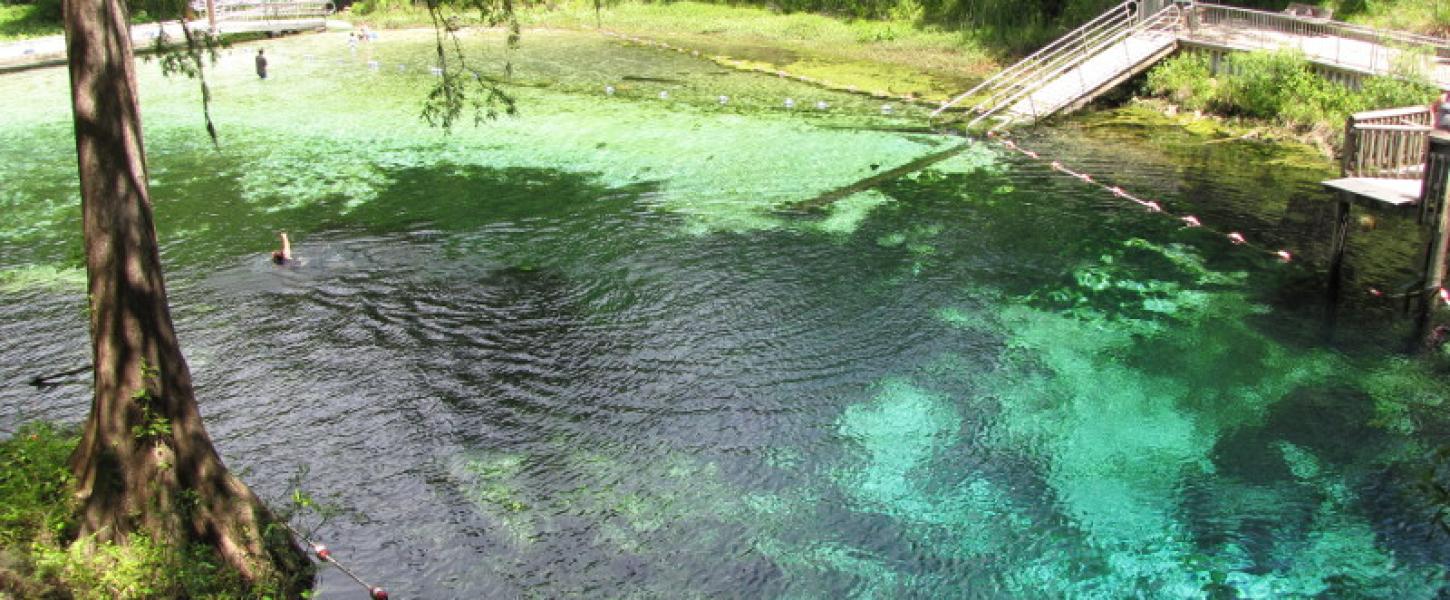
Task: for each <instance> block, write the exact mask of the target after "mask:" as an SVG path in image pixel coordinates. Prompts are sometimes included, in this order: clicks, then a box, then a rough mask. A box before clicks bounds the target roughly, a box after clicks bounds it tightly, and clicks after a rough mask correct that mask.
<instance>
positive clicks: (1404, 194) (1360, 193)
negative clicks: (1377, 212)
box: [1322, 177, 1424, 209]
mask: <svg viewBox="0 0 1450 600" xmlns="http://www.w3.org/2000/svg"><path fill="white" fill-rule="evenodd" d="M1322 184H1323V185H1324V187H1326V188H1329V189H1330V190H1333V191H1337V192H1348V193H1349V195H1350V197H1352V198H1354V201H1355V203H1356V204H1359V205H1361V206H1367V207H1370V208H1390V209H1401V208H1408V207H1413V206H1415V205H1417V204H1418V203H1419V202H1420V190H1421V188H1423V187H1424V182H1423V181H1421V180H1419V179H1382V178H1378V177H1342V178H1340V179H1330V180H1329V181H1325V182H1322Z"/></svg>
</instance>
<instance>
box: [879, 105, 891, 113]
mask: <svg viewBox="0 0 1450 600" xmlns="http://www.w3.org/2000/svg"><path fill="white" fill-rule="evenodd" d="M881 114H883V115H889V114H891V105H890V104H882V105H881Z"/></svg>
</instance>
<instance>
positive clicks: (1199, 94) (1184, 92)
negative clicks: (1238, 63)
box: [1147, 52, 1216, 110]
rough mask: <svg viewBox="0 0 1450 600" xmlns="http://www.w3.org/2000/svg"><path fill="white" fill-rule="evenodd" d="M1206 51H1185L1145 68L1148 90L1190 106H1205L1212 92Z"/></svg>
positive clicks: (1210, 73)
mask: <svg viewBox="0 0 1450 600" xmlns="http://www.w3.org/2000/svg"><path fill="white" fill-rule="evenodd" d="M1215 83H1216V82H1215V80H1214V79H1213V72H1212V70H1211V67H1210V65H1209V62H1208V55H1207V54H1202V53H1198V52H1184V53H1182V54H1177V55H1174V56H1172V57H1170V58H1169V59H1168V60H1165V61H1163V63H1162V64H1160V65H1158V66H1157V67H1156V68H1154V69H1153V70H1152V71H1149V72H1148V83H1147V86H1148V92H1149V93H1151V94H1154V95H1157V96H1165V97H1167V98H1168V99H1170V100H1172V101H1174V102H1177V103H1178V104H1180V105H1182V106H1183V107H1184V108H1188V109H1190V110H1204V109H1207V108H1208V103H1209V101H1210V100H1211V99H1212V98H1213V95H1214V84H1215Z"/></svg>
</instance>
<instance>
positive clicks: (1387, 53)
mask: <svg viewBox="0 0 1450 600" xmlns="http://www.w3.org/2000/svg"><path fill="white" fill-rule="evenodd" d="M1190 10H1191V11H1192V12H1191V13H1190V15H1191V16H1190V18H1189V23H1190V27H1189V31H1188V35H1187V36H1186V37H1188V38H1189V39H1198V40H1203V41H1210V42H1212V41H1215V40H1214V36H1213V34H1212V33H1211V32H1209V31H1203V30H1205V29H1209V28H1211V27H1213V26H1215V25H1218V24H1221V23H1228V24H1232V25H1233V26H1232V27H1230V28H1228V31H1227V33H1228V35H1229V36H1230V39H1226V40H1219V41H1221V42H1224V43H1227V44H1228V45H1230V46H1235V45H1237V46H1243V48H1244V49H1250V50H1252V49H1257V48H1260V47H1265V46H1270V45H1272V46H1283V47H1298V48H1299V49H1300V50H1301V51H1304V50H1306V48H1305V46H1306V45H1309V44H1311V40H1313V39H1315V38H1333V40H1334V47H1333V48H1334V51H1333V56H1330V55H1328V54H1327V53H1323V52H1316V53H1313V55H1312V56H1310V58H1311V60H1314V61H1316V62H1321V63H1325V64H1330V65H1333V66H1337V67H1342V68H1350V69H1360V70H1365V71H1367V72H1370V73H1375V74H1384V73H1385V72H1386V71H1388V70H1389V69H1390V68H1391V67H1392V66H1393V60H1394V57H1395V55H1396V54H1398V53H1400V52H1402V50H1401V48H1403V47H1422V48H1428V49H1430V50H1431V51H1432V52H1433V53H1434V54H1437V55H1440V56H1450V40H1446V39H1442V38H1436V37H1431V36H1425V35H1419V34H1414V33H1407V32H1403V31H1390V30H1380V29H1374V28H1370V27H1364V26H1360V25H1351V24H1348V23H1343V22H1340V21H1330V20H1327V19H1313V18H1306V17H1298V16H1294V15H1288V14H1283V13H1272V12H1266V11H1260V10H1252V9H1247V8H1238V7H1234V6H1223V5H1219V4H1210V3H1203V2H1198V3H1195V4H1194V6H1193V8H1191V9H1190ZM1269 34H1280V35H1283V36H1284V38H1281V39H1278V40H1271V39H1267V37H1268V35H1269ZM1238 35H1247V36H1253V35H1257V36H1258V37H1259V39H1258V40H1257V43H1256V44H1250V45H1244V44H1233V43H1232V41H1233V40H1232V39H1231V37H1232V36H1238ZM1345 41H1349V42H1351V43H1362V44H1367V45H1368V46H1369V47H1368V48H1367V50H1368V56H1369V62H1368V63H1364V62H1363V61H1360V60H1355V59H1356V58H1357V57H1361V56H1364V54H1365V50H1366V48H1363V47H1359V48H1355V47H1353V46H1350V47H1348V48H1342V46H1343V45H1344V42H1345ZM1321 50H1327V48H1321ZM1306 54H1308V52H1307V51H1306Z"/></svg>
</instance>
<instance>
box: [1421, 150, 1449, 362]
mask: <svg viewBox="0 0 1450 600" xmlns="http://www.w3.org/2000/svg"><path fill="white" fill-rule="evenodd" d="M1447 202H1450V132H1436V133H1435V134H1432V135H1431V136H1430V149H1429V153H1428V156H1427V157H1426V160H1425V179H1424V185H1423V187H1422V188H1421V192H1420V223H1421V224H1422V225H1429V226H1430V242H1429V243H1428V244H1427V245H1426V247H1425V268H1424V272H1423V273H1422V275H1421V281H1423V282H1424V287H1422V288H1421V300H1420V314H1419V318H1418V319H1417V321H1418V322H1417V327H1416V328H1415V329H1416V333H1417V335H1416V337H1417V338H1418V339H1419V340H1426V341H1428V339H1427V336H1428V335H1429V334H1430V330H1431V327H1432V326H1433V325H1434V320H1435V319H1434V309H1435V305H1436V303H1437V302H1439V301H1440V289H1441V288H1443V287H1445V267H1446V265H1447V263H1450V210H1447V208H1450V207H1447V205H1446V203H1447Z"/></svg>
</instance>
